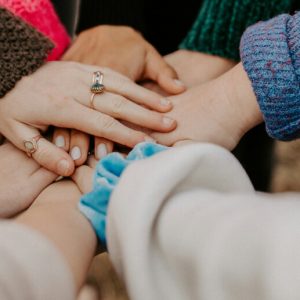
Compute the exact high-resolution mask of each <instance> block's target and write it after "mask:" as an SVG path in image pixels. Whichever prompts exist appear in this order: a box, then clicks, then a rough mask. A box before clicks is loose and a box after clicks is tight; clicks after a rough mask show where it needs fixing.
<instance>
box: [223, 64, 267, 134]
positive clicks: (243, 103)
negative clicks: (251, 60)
mask: <svg viewBox="0 0 300 300" xmlns="http://www.w3.org/2000/svg"><path fill="white" fill-rule="evenodd" d="M220 82H221V85H222V87H221V90H223V93H224V95H225V98H226V100H225V101H227V103H228V105H229V107H230V109H231V111H232V123H233V126H235V127H236V130H237V134H238V136H239V137H240V138H241V137H242V136H243V135H244V134H245V133H246V132H248V131H249V130H250V129H252V128H253V127H255V126H257V125H258V124H260V123H262V122H263V116H262V113H261V111H260V108H259V105H258V103H257V99H256V96H255V94H254V91H253V88H252V85H251V82H250V80H249V78H248V75H247V73H246V72H245V70H244V68H243V65H242V64H241V63H240V64H238V65H237V66H236V67H234V68H233V69H232V70H230V71H229V72H227V73H225V74H224V75H223V76H221V77H220Z"/></svg>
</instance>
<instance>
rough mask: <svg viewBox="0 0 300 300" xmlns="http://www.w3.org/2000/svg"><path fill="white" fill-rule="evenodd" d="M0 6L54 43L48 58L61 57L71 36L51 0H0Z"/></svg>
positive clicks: (55, 58)
mask: <svg viewBox="0 0 300 300" xmlns="http://www.w3.org/2000/svg"><path fill="white" fill-rule="evenodd" d="M0 6H2V7H4V8H6V9H8V10H9V11H11V12H12V13H13V14H14V15H16V16H18V17H20V18H21V19H22V20H24V21H25V22H27V23H28V24H30V25H32V26H33V27H34V28H35V29H37V30H38V31H39V32H41V33H42V34H44V35H45V36H46V37H48V39H50V40H51V42H52V43H53V44H54V46H55V47H54V48H53V50H52V51H51V52H50V53H49V56H48V58H47V60H50V61H51V60H57V59H59V58H60V57H61V56H62V54H63V53H64V51H65V50H66V48H67V47H68V46H69V44H70V41H71V40H70V38H69V36H68V34H67V31H66V29H65V28H64V26H63V25H62V23H61V21H60V19H59V18H58V15H57V14H56V11H55V9H54V7H53V5H52V3H51V1H50V0H0Z"/></svg>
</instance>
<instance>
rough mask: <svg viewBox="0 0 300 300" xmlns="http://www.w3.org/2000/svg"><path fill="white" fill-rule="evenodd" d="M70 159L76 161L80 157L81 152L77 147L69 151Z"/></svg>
mask: <svg viewBox="0 0 300 300" xmlns="http://www.w3.org/2000/svg"><path fill="white" fill-rule="evenodd" d="M71 157H72V158H73V160H77V159H79V158H80V157H81V151H80V148H79V147H77V146H76V147H73V148H72V150H71Z"/></svg>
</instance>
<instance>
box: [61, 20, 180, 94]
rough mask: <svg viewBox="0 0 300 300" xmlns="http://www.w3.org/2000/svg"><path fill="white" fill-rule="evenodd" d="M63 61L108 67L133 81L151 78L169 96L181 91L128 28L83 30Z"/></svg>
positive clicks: (150, 49) (174, 78)
mask: <svg viewBox="0 0 300 300" xmlns="http://www.w3.org/2000/svg"><path fill="white" fill-rule="evenodd" d="M63 59H64V60H69V61H77V62H81V63H85V64H89V65H98V66H102V67H109V68H111V69H114V70H116V71H118V72H120V73H122V74H124V75H126V76H127V77H129V78H130V79H132V80H133V81H141V80H144V79H151V80H153V81H155V82H157V83H158V85H159V86H160V87H161V88H162V89H163V90H165V91H166V92H168V93H170V94H177V93H181V92H183V91H184V86H183V85H182V83H181V82H180V81H178V80H177V79H178V78H177V75H176V72H175V71H174V69H173V68H172V67H170V66H169V65H168V64H167V63H166V62H165V61H164V59H163V58H162V57H161V56H160V54H159V53H158V52H157V51H156V50H155V49H154V47H153V46H151V45H150V44H149V43H148V42H147V41H146V40H145V39H144V38H143V37H142V35H140V34H139V33H138V32H136V31H135V30H134V29H132V28H130V27H125V26H107V25H101V26H97V27H94V28H92V29H88V30H86V31H83V32H82V33H80V34H79V36H78V38H77V39H76V40H75V42H74V44H73V45H72V46H71V48H70V49H69V50H68V51H67V53H66V54H65V55H64V58H63Z"/></svg>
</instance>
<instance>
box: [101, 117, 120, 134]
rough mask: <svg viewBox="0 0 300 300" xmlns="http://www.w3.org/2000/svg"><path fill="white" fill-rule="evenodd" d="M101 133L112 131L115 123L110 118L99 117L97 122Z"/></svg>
mask: <svg viewBox="0 0 300 300" xmlns="http://www.w3.org/2000/svg"><path fill="white" fill-rule="evenodd" d="M97 124H99V127H100V131H101V132H107V131H110V130H112V128H114V127H115V126H116V125H117V121H116V120H115V119H114V118H112V117H110V116H106V115H105V116H99V117H98V122H97Z"/></svg>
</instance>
